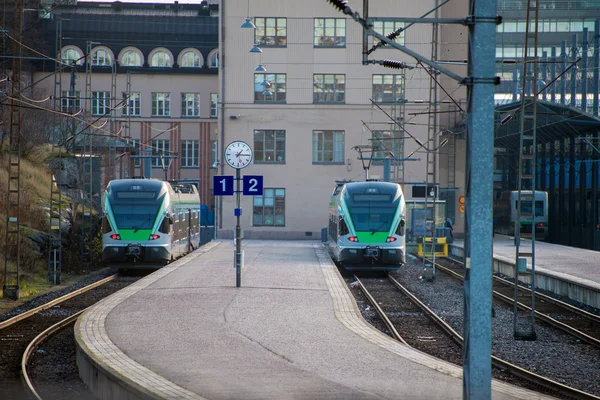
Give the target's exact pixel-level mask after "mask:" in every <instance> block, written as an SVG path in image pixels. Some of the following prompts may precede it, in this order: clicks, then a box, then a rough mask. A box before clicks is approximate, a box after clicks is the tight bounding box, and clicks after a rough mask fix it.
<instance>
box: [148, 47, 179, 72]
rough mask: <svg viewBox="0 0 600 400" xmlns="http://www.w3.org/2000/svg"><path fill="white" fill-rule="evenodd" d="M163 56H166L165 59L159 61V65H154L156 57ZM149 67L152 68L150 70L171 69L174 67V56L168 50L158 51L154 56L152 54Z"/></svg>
mask: <svg viewBox="0 0 600 400" xmlns="http://www.w3.org/2000/svg"><path fill="white" fill-rule="evenodd" d="M161 55H164V59H162V60H160V59H159V60H157V61H158V62H157V63H156V64H157V65H153V64H154V61H155V60H156V57H159V56H161ZM160 64H166V65H160ZM148 65H149V66H150V68H171V67H172V66H173V56H172V55H171V54H170V53H169V52H168V51H166V50H162V49H161V50H156V51H154V52H153V53H152V54H150V60H149V62H148Z"/></svg>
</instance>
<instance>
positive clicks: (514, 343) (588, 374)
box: [391, 256, 600, 396]
mask: <svg viewBox="0 0 600 400" xmlns="http://www.w3.org/2000/svg"><path fill="white" fill-rule="evenodd" d="M421 271H422V264H421V261H420V260H417V259H416V258H414V257H412V256H410V257H409V258H408V259H407V263H406V264H405V265H404V266H403V267H402V268H401V269H400V270H399V271H398V272H394V273H392V274H391V275H392V276H393V277H394V278H395V279H396V280H398V281H399V282H400V283H401V284H402V285H403V286H405V287H406V288H407V289H408V290H410V291H411V292H413V293H414V294H415V295H416V296H417V297H418V298H419V299H421V301H423V302H424V303H425V304H427V306H428V307H430V308H431V309H432V310H434V311H435V312H436V313H437V314H438V315H440V316H441V317H442V318H443V319H444V320H445V321H446V322H447V323H449V324H450V325H451V326H452V327H453V328H454V329H455V330H456V331H457V332H459V333H461V334H463V323H464V320H463V304H464V301H463V299H464V291H463V286H462V283H459V282H458V281H456V280H454V279H453V278H450V277H449V276H447V275H446V274H444V273H443V272H440V271H438V272H437V274H436V280H435V282H433V283H431V282H425V281H423V280H420V279H419V276H420V275H421ZM494 308H495V316H494V317H493V318H492V353H493V355H495V356H497V357H499V358H501V359H504V360H505V361H508V362H510V363H512V364H515V365H518V366H520V367H522V368H525V369H527V370H529V371H532V372H535V373H537V374H539V375H542V376H545V377H548V378H550V379H553V380H555V381H557V382H561V383H563V384H566V385H568V386H572V387H576V388H579V389H580V390H583V391H585V392H587V393H591V394H594V395H596V396H600V361H599V360H600V349H598V348H596V347H594V346H591V345H588V344H586V343H583V342H581V341H580V340H579V339H576V338H574V337H572V336H570V335H568V334H566V333H563V332H561V331H559V330H558V329H556V328H553V327H551V326H549V325H547V324H545V323H543V322H541V321H536V333H537V340H535V341H524V340H515V339H514V337H513V334H514V332H513V312H512V306H504V305H498V304H496V303H495V307H494ZM463 336H464V335H463Z"/></svg>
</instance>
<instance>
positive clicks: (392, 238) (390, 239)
mask: <svg viewBox="0 0 600 400" xmlns="http://www.w3.org/2000/svg"><path fill="white" fill-rule="evenodd" d="M396 240H398V239H396V238H395V237H393V236H390V237H388V238H387V239H386V240H385V241H386V242H387V243H391V242H395V241H396Z"/></svg>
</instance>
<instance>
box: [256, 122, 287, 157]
mask: <svg viewBox="0 0 600 400" xmlns="http://www.w3.org/2000/svg"><path fill="white" fill-rule="evenodd" d="M269 134H270V135H272V137H271V138H267V135H269ZM257 135H261V136H262V137H260V136H258V137H257ZM271 139H272V140H271ZM257 140H258V141H257ZM267 141H268V142H269V143H268V142H267ZM271 141H272V144H271V143H270V142H271ZM281 143H283V145H282V148H280V149H278V148H277V145H278V144H281ZM253 144H254V164H285V162H286V155H285V144H286V132H285V130H283V129H254V133H253ZM267 145H269V147H267ZM269 153H272V155H273V159H272V160H268V159H267V157H268V156H269ZM277 157H281V160H278V159H277Z"/></svg>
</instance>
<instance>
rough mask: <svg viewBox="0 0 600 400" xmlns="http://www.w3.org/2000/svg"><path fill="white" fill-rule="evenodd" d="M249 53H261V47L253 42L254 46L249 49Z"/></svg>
mask: <svg viewBox="0 0 600 400" xmlns="http://www.w3.org/2000/svg"><path fill="white" fill-rule="evenodd" d="M250 53H262V49H261V48H260V47H258V45H257V44H255V45H254V47H252V48H251V49H250Z"/></svg>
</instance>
